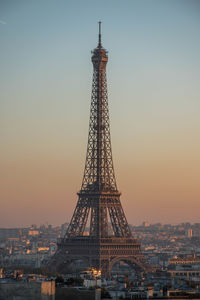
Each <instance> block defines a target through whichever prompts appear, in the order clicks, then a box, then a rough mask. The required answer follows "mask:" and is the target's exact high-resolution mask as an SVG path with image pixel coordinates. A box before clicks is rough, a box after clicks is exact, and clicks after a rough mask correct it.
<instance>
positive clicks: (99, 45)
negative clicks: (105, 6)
mask: <svg viewBox="0 0 200 300" xmlns="http://www.w3.org/2000/svg"><path fill="white" fill-rule="evenodd" d="M98 47H99V48H101V47H102V45H101V21H99V44H98Z"/></svg>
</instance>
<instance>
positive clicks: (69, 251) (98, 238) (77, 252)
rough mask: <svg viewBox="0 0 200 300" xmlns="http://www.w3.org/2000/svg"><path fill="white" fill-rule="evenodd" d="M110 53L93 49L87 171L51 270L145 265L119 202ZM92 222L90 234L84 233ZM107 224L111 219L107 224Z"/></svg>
mask: <svg viewBox="0 0 200 300" xmlns="http://www.w3.org/2000/svg"><path fill="white" fill-rule="evenodd" d="M107 62H108V53H107V51H106V50H105V49H104V48H103V46H102V42H101V22H99V38H98V46H97V47H96V48H95V49H94V50H93V51H92V63H93V81H92V96H91V107H90V121H89V135H88V145H87V154H86V162H85V170H84V175H83V181H82V186H81V190H80V191H79V193H78V202H77V205H76V208H75V210H74V213H73V216H72V219H71V222H70V224H69V226H68V229H67V232H66V234H65V236H64V238H62V239H60V240H58V243H57V246H58V249H57V251H56V253H55V255H54V256H53V257H52V258H51V260H50V261H49V263H48V266H49V268H50V269H52V270H55V271H58V272H61V273H62V272H63V273H64V272H66V271H67V269H68V267H69V266H70V265H73V263H74V262H75V261H77V260H82V261H84V262H85V264H86V265H87V266H88V267H94V268H96V269H101V271H102V274H103V275H106V276H108V275H109V274H110V271H111V269H112V266H113V265H114V264H115V263H116V262H117V261H120V260H123V261H126V262H128V263H129V264H132V265H134V267H136V268H139V269H141V270H143V271H144V270H146V269H147V264H146V263H145V259H144V256H143V255H142V253H141V250H140V244H139V243H138V242H137V240H136V239H135V238H134V237H132V234H131V230H130V228H129V225H128V222H127V219H126V216H125V214H124V211H123V208H122V206H121V202H120V193H119V191H118V190H117V184H116V179H115V173H114V167H113V159H112V149H111V137H110V121H109V109H108V92H107V80H106V65H107ZM88 222H89V235H87V236H86V235H84V232H85V229H86V225H87V224H88ZM109 223H111V225H110V228H109Z"/></svg>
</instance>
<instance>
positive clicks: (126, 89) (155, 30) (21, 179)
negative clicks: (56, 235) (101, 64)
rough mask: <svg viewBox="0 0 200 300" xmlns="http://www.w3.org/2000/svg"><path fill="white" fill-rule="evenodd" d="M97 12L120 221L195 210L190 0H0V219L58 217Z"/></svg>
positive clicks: (198, 162) (198, 44) (197, 97)
mask: <svg viewBox="0 0 200 300" xmlns="http://www.w3.org/2000/svg"><path fill="white" fill-rule="evenodd" d="M99 20H101V21H102V43H103V46H104V47H105V48H106V49H107V50H108V51H109V53H108V55H109V61H108V65H107V77H108V93H109V109H110V119H111V138H112V150H113V159H114V167H115V173H116V179H117V184H118V189H119V191H121V192H122V196H121V202H122V206H123V208H124V210H125V213H126V216H127V219H128V222H129V223H131V224H135V225H137V224H140V223H142V222H143V221H148V222H150V223H157V222H161V223H180V222H187V221H189V222H200V1H198V0H188V1H185V0H180V1H179V0H168V1H160V0H149V1H147V0H146V1H144V0H138V1H135V0H124V1H122V0H120V1H119V0H101V1H97V0H57V1H56V0H18V1H16V0H0V41H1V47H0V122H1V124H0V144H1V155H0V227H14V226H28V225H31V224H38V225H40V224H46V223H49V224H53V225H60V224H62V223H64V222H66V221H70V218H71V216H72V213H73V210H74V208H75V205H76V202H77V195H76V193H77V192H78V191H79V189H80V187H81V181H82V176H83V170H84V163H85V156H86V147H87V135H88V124H89V108H90V98H91V85H92V71H93V70H92V63H91V50H92V49H94V48H95V47H96V46H97V38H98V21H99Z"/></svg>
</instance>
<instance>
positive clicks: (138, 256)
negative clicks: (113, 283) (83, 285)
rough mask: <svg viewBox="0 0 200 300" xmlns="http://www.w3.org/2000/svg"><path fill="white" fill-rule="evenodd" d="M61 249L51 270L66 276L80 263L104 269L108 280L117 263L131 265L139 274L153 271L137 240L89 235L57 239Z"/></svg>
mask: <svg viewBox="0 0 200 300" xmlns="http://www.w3.org/2000/svg"><path fill="white" fill-rule="evenodd" d="M57 245H58V249H57V251H56V253H55V255H54V256H53V257H52V259H51V264H50V269H51V271H55V272H59V273H63V274H64V273H67V272H68V270H69V266H70V265H71V264H73V263H74V262H76V261H78V260H82V261H84V262H85V265H86V266H87V267H88V268H95V269H97V270H101V274H102V275H103V276H104V277H109V276H110V274H111V270H112V267H113V266H114V264H115V263H116V262H118V261H124V262H126V263H127V264H129V265H131V266H132V267H133V268H134V270H135V271H136V272H138V271H139V272H148V271H150V269H151V268H150V265H149V264H147V262H146V261H145V258H144V256H143V254H142V253H141V250H140V244H139V243H138V242H137V240H136V239H134V238H132V237H130V238H116V237H106V238H101V239H95V238H91V237H88V236H80V237H74V238H67V239H66V238H61V239H58V243H57Z"/></svg>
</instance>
